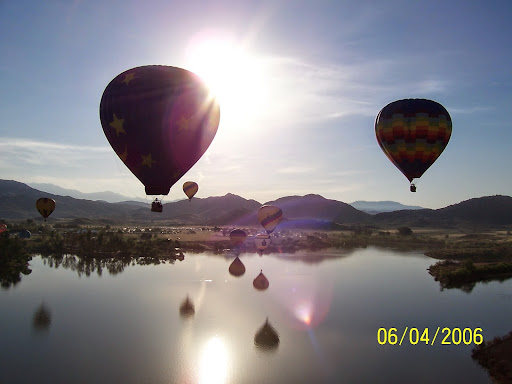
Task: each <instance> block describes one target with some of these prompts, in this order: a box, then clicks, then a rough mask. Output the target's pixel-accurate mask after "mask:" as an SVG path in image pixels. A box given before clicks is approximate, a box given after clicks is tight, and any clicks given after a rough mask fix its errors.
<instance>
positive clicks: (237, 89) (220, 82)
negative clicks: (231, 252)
mask: <svg viewBox="0 0 512 384" xmlns="http://www.w3.org/2000/svg"><path fill="white" fill-rule="evenodd" d="M510 15H512V2H510V1H508V0H503V1H502V0H493V1H474V0H467V1H460V0H442V1H440V0H429V1H421V0H418V1H411V0H388V1H364V0H354V1H348V0H333V1H322V0H315V1H305V0H268V1H255V0H250V1H244V0H224V1H215V0H210V1H193V0H187V1H182V0H177V1H172V0H122V1H121V0H88V1H76V0H75V1H71V0H69V1H68V0H58V1H57V0H46V1H36V0H33V1H30V0H16V1H15V0H0V36H1V37H0V52H1V54H0V58H1V59H0V117H1V122H0V178H1V179H7V180H16V181H20V182H24V183H53V184H56V185H59V186H61V187H64V188H71V189H77V190H80V191H82V192H100V191H113V192H117V193H121V194H123V195H125V196H129V197H145V192H144V186H143V185H142V184H141V183H140V181H139V180H138V179H137V178H136V177H135V176H134V175H133V174H132V173H131V172H130V171H129V170H128V168H127V167H126V166H125V165H124V164H123V162H122V161H121V160H120V159H119V158H118V157H117V155H116V154H115V153H114V151H113V150H112V148H111V147H110V144H109V143H108V141H107V139H106V137H105V135H104V133H103V130H102V127H101V123H100V119H99V104H100V100H101V96H102V94H103V91H104V89H105V87H106V86H107V85H108V83H109V82H110V81H111V80H112V79H113V78H114V77H115V76H117V75H118V74H119V73H121V72H124V71H125V70H127V69H130V68H133V67H137V66H141V65H153V64H158V65H170V66H176V67H182V68H186V69H189V70H192V71H194V72H196V73H197V74H198V75H200V76H202V77H204V78H205V80H206V81H207V83H208V84H210V86H211V88H212V90H213V91H214V92H215V93H216V94H217V95H218V99H219V103H220V108H221V120H220V124H219V128H218V131H217V134H216V136H215V138H214V140H213V142H212V144H211V145H210V147H209V148H208V150H207V151H206V153H205V154H204V155H203V157H202V158H201V159H200V160H199V161H198V162H197V163H196V164H195V165H194V166H193V167H192V168H191V169H190V170H189V171H188V172H187V173H186V174H185V175H184V176H183V178H182V179H181V180H179V181H178V182H177V183H176V184H175V185H174V186H173V187H172V188H171V192H170V194H169V196H167V197H166V200H175V199H181V198H184V197H185V196H184V194H183V191H182V184H183V182H185V181H188V180H191V181H196V182H197V183H198V184H199V192H198V194H197V195H196V196H197V197H203V198H204V197H208V196H222V195H225V194H226V193H234V194H237V195H240V196H242V197H244V198H246V199H255V200H257V201H259V202H261V203H264V202H267V201H271V200H274V199H277V198H279V197H282V196H290V195H301V196H302V195H306V194H309V193H314V194H320V195H322V196H324V197H326V198H329V199H335V200H340V201H343V202H347V203H350V202H353V201H356V200H367V201H382V200H393V201H398V202H401V203H403V204H410V205H419V206H423V207H427V208H441V207H445V206H447V205H451V204H456V203H459V202H461V201H463V200H467V199H470V198H474V197H480V196H489V195H496V194H501V195H512V180H511V178H510V165H511V164H512V150H511V149H512V146H511V143H512V130H511V129H510V122H511V120H510V117H509V115H510V111H511V108H512V65H511V63H512V44H510V39H511V37H512V24H511V23H510ZM405 98H426V99H431V100H435V101H437V102H439V103H441V104H442V105H443V106H444V107H445V108H446V109H447V110H448V112H449V113H450V115H451V118H452V123H453V131H452V136H451V139H450V142H449V143H448V146H447V147H446V149H445V151H444V152H443V153H442V154H441V156H440V157H439V158H438V160H437V161H436V163H434V164H433V165H432V166H431V167H430V168H429V169H428V170H427V171H426V172H425V174H424V175H423V176H422V177H421V178H420V179H419V180H418V181H417V182H416V185H417V187H418V191H417V192H416V193H411V192H409V182H408V181H407V179H406V178H405V177H404V175H403V174H402V173H401V172H400V171H399V170H398V169H397V168H396V167H395V166H394V165H393V164H392V163H391V162H390V161H389V160H388V159H387V157H386V156H385V155H384V153H383V152H382V150H381V149H380V147H379V145H378V143H377V140H376V137H375V118H376V115H377V113H378V112H379V111H380V110H381V109H382V108H383V107H384V106H385V105H387V104H388V103H390V102H392V101H394V100H398V99H405ZM164 201H165V200H164Z"/></svg>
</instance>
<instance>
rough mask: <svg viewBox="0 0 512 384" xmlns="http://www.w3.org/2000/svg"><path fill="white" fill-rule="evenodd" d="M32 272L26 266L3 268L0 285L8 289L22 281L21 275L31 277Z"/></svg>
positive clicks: (0, 270) (0, 269)
mask: <svg viewBox="0 0 512 384" xmlns="http://www.w3.org/2000/svg"><path fill="white" fill-rule="evenodd" d="M31 272H32V270H31V269H30V268H29V267H28V266H27V265H25V264H19V265H14V266H2V267H1V268H0V284H1V285H2V288H4V289H7V288H10V287H11V286H14V285H16V284H18V283H19V282H20V281H21V274H23V275H29V274H30V273H31Z"/></svg>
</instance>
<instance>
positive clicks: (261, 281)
mask: <svg viewBox="0 0 512 384" xmlns="http://www.w3.org/2000/svg"><path fill="white" fill-rule="evenodd" d="M252 285H253V287H254V288H256V289H257V290H258V291H264V290H265V289H267V288H268V286H269V285H270V283H269V281H268V279H267V277H266V276H265V275H264V274H263V270H260V274H259V275H258V276H256V278H255V279H254V280H253V281H252Z"/></svg>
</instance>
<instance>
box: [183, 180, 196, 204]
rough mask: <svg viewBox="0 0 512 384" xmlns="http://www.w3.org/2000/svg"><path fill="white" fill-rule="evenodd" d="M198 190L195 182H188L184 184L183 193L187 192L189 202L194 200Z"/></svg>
mask: <svg viewBox="0 0 512 384" xmlns="http://www.w3.org/2000/svg"><path fill="white" fill-rule="evenodd" d="M198 190H199V186H198V185H197V183H195V182H193V181H186V182H185V183H183V192H185V195H187V197H188V199H189V200H192V198H193V197H194V195H195V194H196V193H197V191H198Z"/></svg>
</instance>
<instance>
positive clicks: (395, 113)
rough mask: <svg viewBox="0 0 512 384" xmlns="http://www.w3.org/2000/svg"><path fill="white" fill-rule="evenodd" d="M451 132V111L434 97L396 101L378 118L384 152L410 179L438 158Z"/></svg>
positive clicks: (377, 123) (378, 137)
mask: <svg viewBox="0 0 512 384" xmlns="http://www.w3.org/2000/svg"><path fill="white" fill-rule="evenodd" d="M451 133H452V120H451V117H450V114H449V113H448V111H447V110H446V109H445V108H444V107H443V106H442V105H441V104H439V103H437V102H435V101H432V100H425V99H406V100H397V101H394V102H392V103H390V104H388V105H386V106H385V107H384V108H382V110H381V111H380V112H379V114H378V115H377V119H376V120H375V135H376V136H377V141H378V143H379V145H380V147H381V149H382V151H383V152H384V153H385V154H386V156H387V157H388V158H389V160H391V162H392V163H393V164H394V165H395V166H396V167H397V168H398V169H399V170H400V171H401V172H402V173H403V174H404V175H405V177H407V179H408V180H409V181H410V182H412V180H413V179H416V178H419V177H421V175H423V173H424V172H425V171H426V170H427V169H428V168H429V167H430V166H431V165H432V164H433V163H434V162H435V161H436V160H437V158H438V157H439V155H441V153H442V152H443V150H444V149H445V148H446V145H447V144H448V141H449V140H450V136H451Z"/></svg>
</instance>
